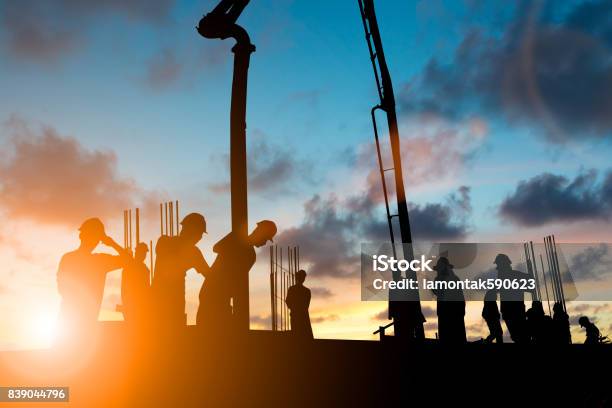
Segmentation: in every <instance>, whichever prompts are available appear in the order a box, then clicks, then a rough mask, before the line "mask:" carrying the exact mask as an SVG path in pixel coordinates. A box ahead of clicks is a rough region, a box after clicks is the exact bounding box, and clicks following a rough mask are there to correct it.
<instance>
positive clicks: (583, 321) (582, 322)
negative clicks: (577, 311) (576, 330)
mask: <svg viewBox="0 0 612 408" xmlns="http://www.w3.org/2000/svg"><path fill="white" fill-rule="evenodd" d="M588 322H589V318H588V317H586V316H582V317H581V318H580V319H578V324H579V325H581V326H586V324H587V323H588Z"/></svg>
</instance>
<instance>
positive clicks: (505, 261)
mask: <svg viewBox="0 0 612 408" xmlns="http://www.w3.org/2000/svg"><path fill="white" fill-rule="evenodd" d="M494 263H495V265H497V277H498V278H499V279H504V280H505V279H510V280H519V282H520V279H528V278H529V275H528V274H526V273H523V272H520V271H515V270H513V269H512V261H510V258H509V257H508V255H506V254H499V255H497V256H496V257H495V262H494ZM499 300H500V302H499V303H500V310H501V315H502V319H504V322H506V327H508V332H509V333H510V337H511V338H512V341H513V342H515V343H526V342H528V336H527V328H526V323H527V322H526V314H525V303H524V302H525V296H524V290H521V289H504V288H503V287H502V288H501V289H500V290H499Z"/></svg>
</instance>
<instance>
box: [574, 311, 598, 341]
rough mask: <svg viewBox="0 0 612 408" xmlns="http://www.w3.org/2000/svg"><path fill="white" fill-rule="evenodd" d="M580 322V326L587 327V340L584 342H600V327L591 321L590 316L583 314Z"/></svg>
mask: <svg viewBox="0 0 612 408" xmlns="http://www.w3.org/2000/svg"><path fill="white" fill-rule="evenodd" d="M578 324H580V327H584V328H585V329H586V340H585V341H584V344H599V336H600V333H599V329H598V328H597V326H595V324H594V323H592V322H591V321H589V318H588V317H586V316H582V317H581V318H580V319H578Z"/></svg>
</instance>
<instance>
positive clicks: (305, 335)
mask: <svg viewBox="0 0 612 408" xmlns="http://www.w3.org/2000/svg"><path fill="white" fill-rule="evenodd" d="M295 280H296V284H295V285H293V286H291V287H290V288H289V289H288V290H287V297H286V298H285V303H287V307H289V310H290V311H291V333H292V334H293V335H294V336H296V337H297V338H300V339H312V338H313V336H312V326H311V325H310V315H309V314H308V307H309V306H310V289H308V288H307V287H306V286H304V281H305V280H306V271H305V270H303V269H300V270H299V271H297V273H296V274H295Z"/></svg>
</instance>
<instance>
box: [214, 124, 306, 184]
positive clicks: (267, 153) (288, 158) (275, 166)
mask: <svg viewBox="0 0 612 408" xmlns="http://www.w3.org/2000/svg"><path fill="white" fill-rule="evenodd" d="M266 138H267V137H266V136H265V135H264V134H263V132H261V131H258V130H255V131H254V132H253V135H252V137H250V138H249V141H250V144H249V147H248V156H249V160H248V162H247V166H248V169H247V170H248V187H249V190H250V191H253V192H259V193H262V192H280V191H286V190H291V187H290V182H291V181H295V180H296V178H300V180H302V181H309V180H308V177H309V176H308V166H309V164H308V163H307V162H306V161H303V160H300V159H298V158H296V157H295V154H294V153H292V152H291V151H290V150H289V149H288V148H281V147H280V146H277V145H273V144H270V143H268V142H267V141H266ZM224 159H225V162H226V163H229V156H228V155H225V156H224ZM228 168H229V167H228ZM209 189H210V190H211V191H213V192H215V193H226V192H229V190H230V184H229V182H225V183H216V184H212V185H210V186H209Z"/></svg>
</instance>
